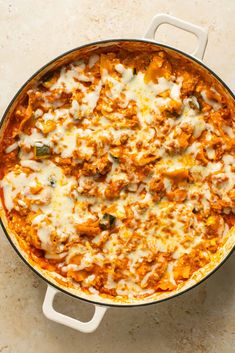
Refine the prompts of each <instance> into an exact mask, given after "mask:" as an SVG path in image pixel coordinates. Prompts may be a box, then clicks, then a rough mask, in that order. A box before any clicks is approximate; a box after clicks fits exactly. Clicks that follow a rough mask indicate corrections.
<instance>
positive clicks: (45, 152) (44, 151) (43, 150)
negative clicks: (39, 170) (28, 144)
mask: <svg viewBox="0 0 235 353" xmlns="http://www.w3.org/2000/svg"><path fill="white" fill-rule="evenodd" d="M50 154H51V153H50V146H47V145H44V144H43V143H42V142H36V144H35V146H34V156H35V158H38V159H41V158H47V157H49V156H50Z"/></svg>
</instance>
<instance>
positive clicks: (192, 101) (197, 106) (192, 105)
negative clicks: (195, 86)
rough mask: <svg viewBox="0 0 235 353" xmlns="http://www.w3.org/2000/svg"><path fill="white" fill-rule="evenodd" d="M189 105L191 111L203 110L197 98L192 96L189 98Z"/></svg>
mask: <svg viewBox="0 0 235 353" xmlns="http://www.w3.org/2000/svg"><path fill="white" fill-rule="evenodd" d="M188 104H189V106H190V108H191V109H196V110H199V111H200V110H201V106H200V104H199V102H198V100H197V98H196V97H195V96H191V97H189V98H188Z"/></svg>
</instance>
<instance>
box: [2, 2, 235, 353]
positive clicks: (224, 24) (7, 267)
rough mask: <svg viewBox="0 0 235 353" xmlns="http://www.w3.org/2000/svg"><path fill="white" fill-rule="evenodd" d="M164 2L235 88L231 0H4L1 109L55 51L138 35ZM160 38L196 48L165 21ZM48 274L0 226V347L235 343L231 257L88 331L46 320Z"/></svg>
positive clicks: (116, 349) (104, 350)
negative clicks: (25, 259)
mask: <svg viewBox="0 0 235 353" xmlns="http://www.w3.org/2000/svg"><path fill="white" fill-rule="evenodd" d="M160 12H165V13H168V14H171V15H175V16H178V17H181V18H182V19H185V20H188V21H191V22H193V23H195V24H198V25H201V26H204V27H208V28H209V31H210V32H209V43H208V47H207V51H206V55H205V58H204V61H205V63H206V64H208V65H209V67H211V68H212V69H213V70H215V71H216V72H217V73H218V75H220V76H221V78H223V79H224V80H225V82H227V84H228V85H230V87H231V88H232V89H235V69H234V57H235V47H234V43H235V22H234V17H235V2H234V1H233V0H223V1H219V0H214V1H212V0H211V1H210V0H168V1H166V0H164V1H163V0H142V1H140V0H130V1H126V0H113V1H111V0H102V1H94V0H93V1H92V0H67V1H62V0H53V1H52V0H47V1H43V0H37V1H33V0H27V1H26V0H15V1H8V0H0V114H2V113H3V112H4V110H5V108H6V106H7V104H8V102H9V101H10V99H11V98H12V97H13V95H14V94H15V92H16V91H17V90H18V89H19V88H20V86H21V85H22V84H23V83H24V81H25V80H26V79H27V78H28V77H29V76H30V75H31V74H32V73H33V72H34V71H35V70H37V69H38V68H39V67H40V66H42V65H44V64H45V63H46V62H48V61H49V60H51V59H52V58H53V57H55V56H57V55H59V54H60V53H62V52H64V51H66V50H68V49H71V48H74V47H76V46H79V45H81V44H83V43H87V42H89V41H93V40H99V39H104V38H115V37H117V38H122V37H123V38H124V37H126V38H128V37H129V38H135V37H141V36H142V34H143V33H144V32H145V30H146V28H147V27H148V25H149V22H150V21H151V18H152V16H153V15H154V14H157V13H160ZM157 37H158V38H159V39H161V40H162V41H164V42H167V43H170V44H172V45H175V46H178V47H180V48H181V49H184V50H187V49H190V50H192V49H193V46H194V45H195V41H194V38H193V37H191V36H190V35H189V34H185V33H183V32H180V31H178V30H177V31H175V30H173V29H170V28H169V27H168V28H167V27H166V26H162V28H160V29H159V34H158V35H157ZM45 290H46V284H45V283H44V282H43V281H42V280H41V279H39V278H38V277H37V276H36V275H35V274H34V273H32V271H31V270H30V269H29V268H28V267H27V266H25V265H24V264H23V263H22V261H21V260H20V259H19V257H18V256H17V255H16V254H15V252H14V250H13V249H12V248H11V246H10V245H9V243H8V241H7V240H6V239H5V236H4V235H3V234H2V232H1V234H0V352H1V353H32V352H34V353H38V352H40V353H41V352H50V353H64V352H71V353H73V352H82V353H88V352H89V353H91V352H92V353H121V352H129V353H132V352H135V353H140V352H141V353H158V352H159V353H232V352H234V351H235V257H234V255H233V256H231V257H230V259H229V260H228V261H227V262H226V264H224V265H223V266H222V268H220V269H219V270H218V271H217V272H216V273H215V274H214V275H213V276H212V277H211V278H210V279H209V280H207V281H206V282H204V283H203V284H202V285H200V286H199V287H197V288H196V289H194V290H192V291H190V292H188V293H186V294H184V295H182V296H180V297H178V298H175V299H173V300H170V301H167V302H164V303H161V304H158V305H152V306H148V307H142V308H134V309H117V308H116V309H110V310H109V311H108V312H107V314H106V315H105V317H104V319H103V321H102V324H101V326H100V327H99V328H98V330H97V331H96V332H95V333H93V334H89V335H87V334H82V333H79V332H76V331H74V330H72V329H69V328H67V327H64V326H61V325H58V324H56V323H54V322H51V321H49V320H47V319H46V318H45V317H44V316H43V313H42V302H43V298H44V294H45ZM56 308H57V309H58V310H60V311H61V312H63V313H67V314H70V315H72V316H74V317H79V318H80V319H84V320H85V319H88V318H89V317H90V316H91V315H92V310H93V308H92V305H89V304H86V303H83V302H81V301H78V300H75V299H71V298H69V297H67V296H65V295H61V296H59V297H58V299H57V301H56Z"/></svg>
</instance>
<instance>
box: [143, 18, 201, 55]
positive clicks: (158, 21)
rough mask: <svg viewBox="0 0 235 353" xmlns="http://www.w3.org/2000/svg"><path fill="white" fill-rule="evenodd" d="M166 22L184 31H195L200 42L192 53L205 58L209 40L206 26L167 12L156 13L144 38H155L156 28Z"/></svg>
mask: <svg viewBox="0 0 235 353" xmlns="http://www.w3.org/2000/svg"><path fill="white" fill-rule="evenodd" d="M164 23H165V24H169V25H172V26H175V27H178V28H180V29H182V30H184V31H187V32H190V33H193V34H194V35H195V36H196V37H197V39H198V43H197V48H196V49H195V50H194V52H193V53H192V55H193V56H195V57H197V58H198V59H203V56H204V53H205V50H206V45H207V40H208V30H207V29H205V28H202V27H199V26H196V25H194V24H192V23H190V22H186V21H183V20H181V19H179V18H177V17H173V16H170V15H166V14H159V15H156V16H155V17H154V18H153V19H152V22H151V24H150V26H149V28H148V30H147V32H146V33H145V35H144V38H149V39H154V37H155V32H156V30H157V29H158V27H159V26H160V25H162V24H164Z"/></svg>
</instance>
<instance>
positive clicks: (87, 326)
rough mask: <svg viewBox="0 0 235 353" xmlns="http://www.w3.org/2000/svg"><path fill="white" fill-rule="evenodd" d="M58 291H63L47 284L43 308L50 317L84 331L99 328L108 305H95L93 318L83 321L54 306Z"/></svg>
mask: <svg viewBox="0 0 235 353" xmlns="http://www.w3.org/2000/svg"><path fill="white" fill-rule="evenodd" d="M57 293H61V292H60V291H59V290H57V289H55V288H54V287H51V286H49V285H48V286H47V291H46V295H45V299H44V302H43V306H42V310H43V313H44V315H45V316H46V317H47V318H48V319H50V320H52V321H55V322H57V323H59V324H62V325H65V326H68V327H71V328H73V329H75V330H77V331H80V332H84V333H90V332H93V331H95V330H96V329H97V327H98V326H99V324H100V323H101V320H102V319H103V316H104V314H105V312H106V310H107V309H108V307H104V306H100V305H94V306H95V312H94V315H93V317H92V319H91V320H90V321H87V322H82V321H79V320H77V319H74V318H72V317H70V316H67V315H64V314H61V313H59V312H58V311H56V310H55V309H54V308H53V301H54V298H55V296H56V294H57Z"/></svg>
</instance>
